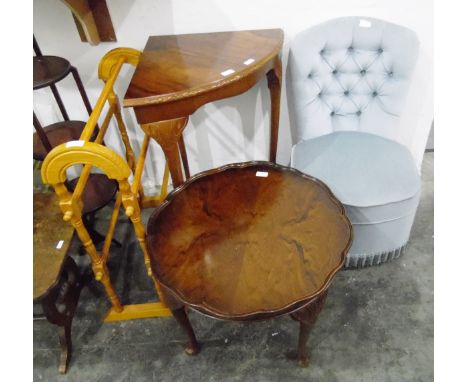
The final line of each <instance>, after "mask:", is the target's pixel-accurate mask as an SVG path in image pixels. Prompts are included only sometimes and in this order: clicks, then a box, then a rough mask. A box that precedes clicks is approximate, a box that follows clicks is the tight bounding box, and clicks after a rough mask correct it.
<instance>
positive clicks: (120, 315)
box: [41, 48, 170, 321]
mask: <svg viewBox="0 0 468 382" xmlns="http://www.w3.org/2000/svg"><path fill="white" fill-rule="evenodd" d="M139 58H140V52H139V51H137V50H134V49H129V48H118V49H114V50H112V51H110V52H109V53H107V54H106V55H105V56H104V57H103V58H102V60H101V62H100V64H99V70H98V72H99V73H98V74H99V78H100V79H101V80H102V81H104V84H105V85H104V88H103V89H102V92H101V94H100V96H99V98H98V100H97V102H96V105H95V107H94V109H93V111H92V113H91V115H90V117H89V120H88V121H87V123H86V126H85V128H84V130H83V133H82V134H81V136H80V139H79V140H77V141H70V142H67V143H64V144H62V145H59V146H57V147H55V148H54V149H53V150H52V151H50V153H49V154H48V155H47V157H46V158H45V160H44V162H43V165H42V169H41V174H42V180H43V182H44V183H45V184H49V185H51V186H52V187H53V188H54V190H55V192H56V194H57V196H58V200H59V205H60V208H61V210H62V212H63V220H64V221H66V222H69V223H70V224H72V226H73V227H74V228H75V230H76V232H77V234H78V237H79V238H80V240H81V241H82V243H83V246H84V248H85V249H86V252H87V253H88V255H89V256H90V259H91V264H92V268H93V271H94V275H95V278H96V280H98V281H100V282H101V283H102V284H103V286H104V288H105V291H106V294H107V296H108V298H109V300H110V302H111V304H112V308H111V310H110V312H109V314H108V316H107V318H106V320H107V321H113V320H122V319H132V318H143V317H154V316H168V315H170V311H169V310H168V309H167V308H166V306H165V305H164V303H163V302H160V303H150V304H138V305H127V306H123V305H122V304H121V302H120V299H119V297H118V295H117V293H116V291H115V289H114V286H113V285H112V283H111V281H110V276H109V270H108V268H107V259H108V257H109V253H110V246H111V242H112V238H113V235H114V231H115V228H116V225H117V221H118V217H119V211H120V209H121V208H122V207H123V209H124V210H125V214H126V215H127V216H128V217H129V218H130V220H131V221H132V224H133V227H134V229H135V233H136V236H137V239H138V242H139V244H140V247H141V249H142V251H143V256H144V262H145V266H146V269H147V272H148V275H149V276H150V277H152V271H151V266H150V260H149V255H148V249H147V246H146V237H145V227H144V225H143V223H142V221H141V209H142V208H146V207H155V206H158V205H159V204H160V203H161V202H162V201H163V200H164V199H165V197H166V195H167V188H168V181H169V168H168V166H167V163H166V166H165V170H164V175H163V182H162V186H161V192H160V194H159V195H158V196H146V195H145V194H144V191H143V187H142V186H141V179H142V174H143V170H144V165H145V159H146V155H147V152H148V147H149V139H150V137H149V136H148V135H147V134H145V136H144V138H143V142H142V146H141V150H140V154H139V156H138V158H136V157H135V154H134V151H133V149H132V146H131V144H130V140H129V137H128V134H127V129H126V126H125V123H124V120H123V118H122V114H121V107H120V104H119V100H118V98H117V96H116V94H115V92H114V88H113V87H114V83H115V81H116V80H117V78H118V75H119V73H120V70H121V68H122V66H123V65H124V64H130V65H134V66H136V65H137V64H138V62H139ZM106 104H107V105H108V109H107V112H106V114H105V116H104V121H103V123H102V125H101V127H100V129H99V133H98V134H97V136H96V138H95V139H94V140H93V141H91V137H92V136H93V132H94V130H95V128H96V126H97V122H98V119H99V118H100V116H101V114H102V113H103V110H104V107H105V105H106ZM112 118H115V120H116V122H117V127H118V130H119V132H120V137H121V139H122V142H123V145H124V147H125V158H123V157H122V156H120V155H118V154H117V153H115V152H114V151H113V150H112V149H111V148H109V147H107V146H104V145H103V144H102V142H103V138H104V136H105V134H106V131H107V129H108V127H109V123H110V121H111V120H112ZM74 165H83V168H82V171H81V174H80V177H79V180H78V182H77V184H76V187H75V188H74V190H73V192H71V191H69V190H68V188H67V187H66V184H65V182H66V180H67V178H66V170H67V169H68V168H69V167H71V166H74ZM93 167H96V168H98V169H100V170H102V171H103V172H104V173H105V174H106V175H107V176H108V177H109V179H114V180H115V181H116V182H117V183H118V192H117V194H116V198H115V204H114V209H113V212H112V214H111V217H110V222H109V228H108V231H107V233H106V236H105V240H104V245H103V249H102V250H101V251H98V250H97V249H96V246H95V244H94V243H93V241H92V239H91V237H90V235H89V232H88V231H87V229H86V227H85V226H84V223H83V217H82V210H83V201H82V193H83V190H84V188H85V186H86V182H87V180H88V177H89V175H90V172H91V169H92V168H93ZM131 175H133V181H132V182H130V180H129V178H130V177H131ZM152 279H154V278H153V277H152ZM155 288H156V290H157V292H158V294H159V295H160V293H159V292H160V291H159V284H158V282H157V281H155Z"/></svg>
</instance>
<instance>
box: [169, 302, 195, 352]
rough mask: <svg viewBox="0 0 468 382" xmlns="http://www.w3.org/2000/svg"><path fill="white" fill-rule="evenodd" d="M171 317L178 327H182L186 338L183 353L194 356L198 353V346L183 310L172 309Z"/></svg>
mask: <svg viewBox="0 0 468 382" xmlns="http://www.w3.org/2000/svg"><path fill="white" fill-rule="evenodd" d="M171 312H172V315H173V316H174V318H175V319H176V321H177V322H178V323H179V325H180V326H181V327H182V329H183V330H184V332H185V333H186V334H187V336H188V339H189V341H188V343H187V346H186V347H185V352H186V353H187V354H188V355H195V354H197V353H198V352H199V351H200V346H199V344H198V341H197V338H196V337H195V333H194V331H193V328H192V324H191V323H190V321H189V319H188V317H187V313H186V312H185V308H184V307H182V308H179V309H174V310H172V309H171Z"/></svg>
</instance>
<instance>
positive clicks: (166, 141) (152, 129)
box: [141, 117, 188, 188]
mask: <svg viewBox="0 0 468 382" xmlns="http://www.w3.org/2000/svg"><path fill="white" fill-rule="evenodd" d="M187 122H188V117H182V118H177V119H171V120H168V121H160V122H153V123H147V124H143V125H141V128H142V129H143V131H144V132H145V133H146V134H147V135H149V136H150V137H151V138H153V139H155V140H156V142H158V144H159V145H160V146H161V148H162V150H163V152H164V155H165V156H166V160H167V164H168V166H169V171H170V173H171V178H172V185H173V186H174V188H175V187H177V186H180V185H181V184H182V183H183V182H184V176H183V173H182V165H181V153H180V146H179V144H180V140H181V139H182V131H183V130H184V128H185V126H187ZM183 150H184V153H185V146H184V148H183ZM185 157H186V155H185ZM182 159H184V156H183V157H182ZM185 159H186V158H185ZM187 165H188V164H187ZM187 167H188V166H187ZM187 170H188V168H187V169H186V171H187Z"/></svg>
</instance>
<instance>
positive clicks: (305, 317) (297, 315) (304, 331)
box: [291, 290, 328, 367]
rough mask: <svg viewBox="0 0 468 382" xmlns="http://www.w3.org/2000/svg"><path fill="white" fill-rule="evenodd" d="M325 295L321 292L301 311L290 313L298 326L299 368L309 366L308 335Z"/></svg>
mask: <svg viewBox="0 0 468 382" xmlns="http://www.w3.org/2000/svg"><path fill="white" fill-rule="evenodd" d="M327 293H328V291H327V290H326V291H324V292H322V293H321V294H320V295H319V296H317V298H316V299H315V300H313V301H312V302H311V303H310V304H308V305H307V306H305V307H303V308H302V309H299V310H298V311H296V312H294V313H291V318H292V319H294V320H296V321H299V324H300V327H299V341H298V345H297V361H298V364H299V366H301V367H307V366H309V361H310V357H309V353H308V351H307V340H308V339H309V334H310V331H311V330H312V326H313V325H314V323H315V321H316V320H317V318H318V315H319V313H320V312H321V310H322V308H323V306H324V305H325V300H326V298H327Z"/></svg>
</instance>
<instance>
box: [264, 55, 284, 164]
mask: <svg viewBox="0 0 468 382" xmlns="http://www.w3.org/2000/svg"><path fill="white" fill-rule="evenodd" d="M281 78H282V66H281V60H280V59H277V60H276V61H275V66H274V68H273V69H272V70H270V71H269V72H268V73H267V79H268V88H269V89H270V101H271V123H270V162H276V151H277V147H278V130H279V116H280V102H281Z"/></svg>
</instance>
